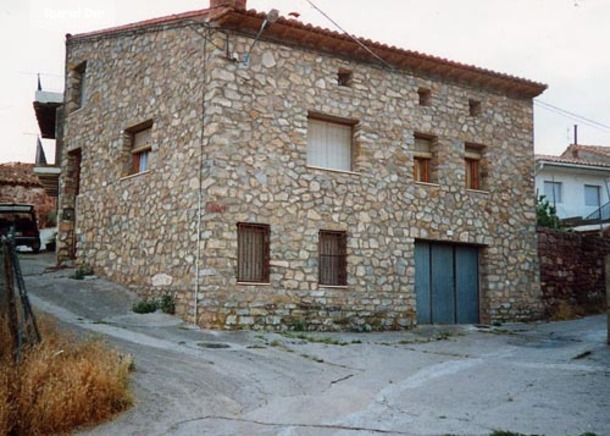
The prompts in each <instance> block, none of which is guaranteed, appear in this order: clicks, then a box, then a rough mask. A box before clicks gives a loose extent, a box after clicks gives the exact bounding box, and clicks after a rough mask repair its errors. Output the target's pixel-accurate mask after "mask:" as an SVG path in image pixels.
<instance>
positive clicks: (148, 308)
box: [131, 298, 157, 314]
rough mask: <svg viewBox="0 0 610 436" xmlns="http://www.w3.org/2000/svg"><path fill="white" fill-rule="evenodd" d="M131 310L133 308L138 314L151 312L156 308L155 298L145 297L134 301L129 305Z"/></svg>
mask: <svg viewBox="0 0 610 436" xmlns="http://www.w3.org/2000/svg"><path fill="white" fill-rule="evenodd" d="M131 310H133V311H134V312H135V313H140V314H143V313H152V312H155V311H156V310H157V302H156V301H155V300H148V299H146V298H145V299H144V300H142V301H138V302H137V303H135V304H134V305H133V306H132V307H131Z"/></svg>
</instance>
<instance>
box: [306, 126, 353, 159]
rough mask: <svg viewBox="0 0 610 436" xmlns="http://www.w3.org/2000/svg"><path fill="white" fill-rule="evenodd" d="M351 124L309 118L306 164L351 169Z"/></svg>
mask: <svg viewBox="0 0 610 436" xmlns="http://www.w3.org/2000/svg"><path fill="white" fill-rule="evenodd" d="M352 137H353V125H352V124H348V123H340V122H334V121H327V120H322V119H318V118H311V117H310V118H309V123H308V131H307V165H308V166H311V167H317V168H327V169H333V170H340V171H352Z"/></svg>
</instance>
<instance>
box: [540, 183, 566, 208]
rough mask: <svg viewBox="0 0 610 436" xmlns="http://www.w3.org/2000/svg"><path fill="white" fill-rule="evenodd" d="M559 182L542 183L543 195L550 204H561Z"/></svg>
mask: <svg viewBox="0 0 610 436" xmlns="http://www.w3.org/2000/svg"><path fill="white" fill-rule="evenodd" d="M561 188H562V186H561V182H553V181H548V180H545V181H544V195H545V197H546V199H547V200H548V201H549V203H551V204H557V203H561V202H562V200H561V190H562V189H561Z"/></svg>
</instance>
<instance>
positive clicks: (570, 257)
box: [538, 229, 610, 318]
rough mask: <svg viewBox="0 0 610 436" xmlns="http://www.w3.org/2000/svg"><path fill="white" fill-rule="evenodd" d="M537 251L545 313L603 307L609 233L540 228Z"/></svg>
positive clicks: (593, 310)
mask: <svg viewBox="0 0 610 436" xmlns="http://www.w3.org/2000/svg"><path fill="white" fill-rule="evenodd" d="M538 254H539V258H540V283H541V289H542V302H543V305H544V306H543V307H544V315H545V317H547V318H552V317H556V316H560V315H563V316H569V315H570V314H577V315H586V314H590V313H601V312H603V311H604V309H605V305H606V296H605V295H606V282H605V271H604V259H605V257H606V256H607V255H608V254H610V237H608V236H603V237H600V236H598V235H593V234H591V235H585V234H582V233H568V232H559V231H553V230H549V229H539V230H538ZM566 308H570V310H569V311H568V312H569V313H564V314H561V313H560V312H561V311H564V312H565V311H566Z"/></svg>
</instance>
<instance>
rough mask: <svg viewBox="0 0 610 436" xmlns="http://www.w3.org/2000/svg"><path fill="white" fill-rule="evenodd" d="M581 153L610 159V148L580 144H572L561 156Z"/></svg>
mask: <svg viewBox="0 0 610 436" xmlns="http://www.w3.org/2000/svg"><path fill="white" fill-rule="evenodd" d="M579 151H583V152H586V153H591V154H597V155H599V156H601V157H604V158H610V147H605V146H603V145H580V144H571V145H569V146H568V148H566V151H564V152H563V153H562V154H561V155H562V156H570V155H572V156H574V155H576V156H577V155H578V152H579Z"/></svg>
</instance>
